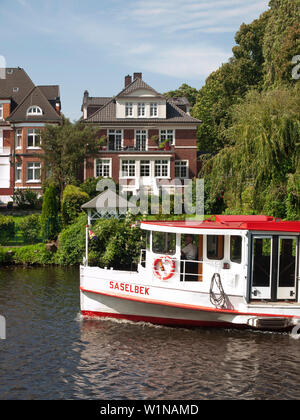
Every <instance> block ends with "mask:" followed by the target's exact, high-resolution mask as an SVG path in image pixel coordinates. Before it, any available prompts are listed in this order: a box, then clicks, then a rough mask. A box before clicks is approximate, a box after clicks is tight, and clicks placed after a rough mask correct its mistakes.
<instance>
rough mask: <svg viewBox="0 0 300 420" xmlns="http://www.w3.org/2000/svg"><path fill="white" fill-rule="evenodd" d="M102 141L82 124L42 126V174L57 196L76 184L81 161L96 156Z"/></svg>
mask: <svg viewBox="0 0 300 420" xmlns="http://www.w3.org/2000/svg"><path fill="white" fill-rule="evenodd" d="M103 141H104V140H103V139H101V138H99V136H98V134H97V130H96V129H95V128H92V127H89V126H87V125H86V124H83V123H82V122H77V123H75V124H72V123H70V121H69V120H67V119H65V120H64V124H63V125H62V126H50V125H48V126H46V129H45V130H44V131H43V132H42V148H43V150H44V155H43V159H44V164H45V165H44V166H45V173H46V174H47V178H48V179H50V183H54V184H55V185H57V186H58V188H59V191H60V194H62V192H63V190H64V188H65V186H66V185H68V184H78V183H79V181H78V179H79V175H80V172H81V171H82V168H83V162H84V159H85V158H87V157H88V156H89V155H93V154H95V153H97V152H98V151H99V146H100V145H101V144H102V143H103Z"/></svg>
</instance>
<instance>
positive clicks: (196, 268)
mask: <svg viewBox="0 0 300 420" xmlns="http://www.w3.org/2000/svg"><path fill="white" fill-rule="evenodd" d="M179 262H180V270H179V273H180V281H183V282H185V281H201V280H202V266H203V261H202V260H187V259H182V260H179Z"/></svg>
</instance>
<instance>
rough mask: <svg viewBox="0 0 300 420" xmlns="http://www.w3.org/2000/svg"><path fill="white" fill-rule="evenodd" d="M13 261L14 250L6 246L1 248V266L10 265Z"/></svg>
mask: <svg viewBox="0 0 300 420" xmlns="http://www.w3.org/2000/svg"><path fill="white" fill-rule="evenodd" d="M12 262H13V252H12V251H9V250H7V249H5V248H0V266H1V265H9V264H12Z"/></svg>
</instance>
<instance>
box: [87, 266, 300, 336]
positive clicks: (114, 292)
mask: <svg viewBox="0 0 300 420" xmlns="http://www.w3.org/2000/svg"><path fill="white" fill-rule="evenodd" d="M182 287H183V288H175V287H174V286H172V285H168V284H167V283H166V284H162V285H156V284H145V283H144V282H143V281H142V278H141V275H140V274H139V273H136V272H121V271H115V270H103V269H100V268H98V267H81V278H80V294H81V313H82V315H83V316H87V317H91V316H93V317H109V318H117V319H128V320H131V321H144V322H151V323H154V324H161V325H172V326H214V327H217V326H218V327H254V328H260V329H267V330H272V329H276V330H279V329H288V328H292V327H293V326H295V325H296V324H298V322H300V305H299V304H298V305H292V304H289V305H288V304H287V305H284V304H282V305H278V304H271V303H268V304H256V305H247V304H246V302H245V300H244V298H243V297H242V296H228V301H227V304H226V307H225V308H224V307H222V308H216V307H215V306H213V305H212V303H211V302H210V299H209V294H208V293H202V292H197V291H195V290H185V289H184V286H182Z"/></svg>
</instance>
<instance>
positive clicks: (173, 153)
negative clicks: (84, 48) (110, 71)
mask: <svg viewBox="0 0 300 420" xmlns="http://www.w3.org/2000/svg"><path fill="white" fill-rule="evenodd" d="M189 109H190V105H189V103H188V101H187V100H186V98H166V97H165V96H163V95H162V94H160V93H158V92H156V91H155V90H154V89H153V88H152V87H150V86H149V85H147V84H146V83H145V82H144V81H143V79H142V73H134V75H133V77H132V76H126V77H125V86H124V89H123V90H122V91H121V92H120V93H119V94H118V95H116V96H115V97H112V98H107V97H105V98H103V97H90V96H89V93H88V92H87V91H85V92H84V97H83V104H82V113H83V116H82V120H83V121H84V122H85V123H86V124H91V125H93V126H95V127H99V137H104V138H105V139H106V144H105V146H103V147H101V148H100V149H99V154H98V155H97V156H93V157H92V158H89V159H88V160H87V161H86V162H85V168H84V178H85V179H87V178H89V177H99V176H103V177H112V178H113V179H114V181H115V182H120V184H122V185H124V187H123V188H124V190H127V191H130V192H132V193H133V194H136V193H137V192H138V191H139V189H140V188H141V186H144V187H145V188H147V189H149V190H151V191H152V193H154V194H156V193H158V188H159V187H158V181H159V182H164V181H170V180H172V179H174V178H179V179H186V178H193V177H195V176H197V145H196V132H197V127H198V125H199V124H200V123H201V121H199V120H197V119H195V118H192V117H191V116H190V115H189ZM162 146H163V147H162Z"/></svg>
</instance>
